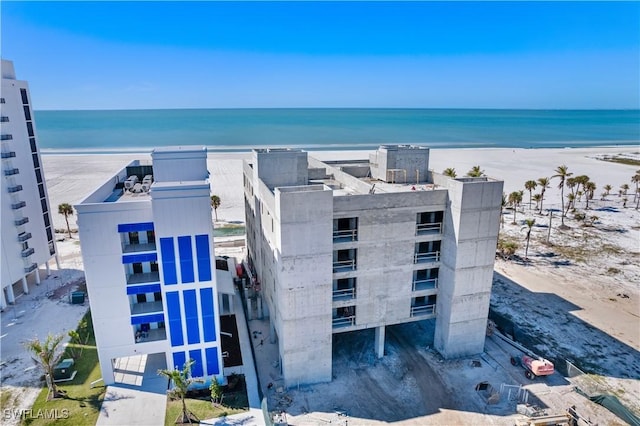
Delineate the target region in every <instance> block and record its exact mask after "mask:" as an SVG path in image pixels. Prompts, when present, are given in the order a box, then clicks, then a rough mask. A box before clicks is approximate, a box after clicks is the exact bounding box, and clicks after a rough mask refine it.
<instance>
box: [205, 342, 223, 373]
mask: <svg viewBox="0 0 640 426" xmlns="http://www.w3.org/2000/svg"><path fill="white" fill-rule="evenodd" d="M204 355H205V357H206V358H207V374H208V375H210V376H213V375H215V374H220V366H219V365H218V348H205V349H204Z"/></svg>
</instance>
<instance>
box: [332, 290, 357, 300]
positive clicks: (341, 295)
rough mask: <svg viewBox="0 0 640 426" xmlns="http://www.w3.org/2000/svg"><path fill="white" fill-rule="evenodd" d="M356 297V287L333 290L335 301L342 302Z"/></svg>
mask: <svg viewBox="0 0 640 426" xmlns="http://www.w3.org/2000/svg"><path fill="white" fill-rule="evenodd" d="M355 298H356V288H355V287H353V288H347V289H344V290H333V301H334V302H340V301H343V300H352V299H355Z"/></svg>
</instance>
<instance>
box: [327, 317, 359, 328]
mask: <svg viewBox="0 0 640 426" xmlns="http://www.w3.org/2000/svg"><path fill="white" fill-rule="evenodd" d="M354 325H356V316H355V315H352V316H350V317H338V318H333V320H332V326H333V328H345V327H351V326H354Z"/></svg>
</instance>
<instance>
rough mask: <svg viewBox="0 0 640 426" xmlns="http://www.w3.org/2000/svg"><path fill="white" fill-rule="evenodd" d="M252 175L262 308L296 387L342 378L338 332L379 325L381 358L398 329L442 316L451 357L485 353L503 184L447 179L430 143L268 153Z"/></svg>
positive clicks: (251, 167) (251, 248)
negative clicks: (348, 157)
mask: <svg viewBox="0 0 640 426" xmlns="http://www.w3.org/2000/svg"><path fill="white" fill-rule="evenodd" d="M243 167H244V170H243V174H244V194H245V212H246V213H245V214H246V226H247V248H248V263H249V272H250V273H251V275H252V282H251V288H250V290H249V295H250V296H251V299H250V301H252V300H256V306H257V307H258V309H260V308H261V309H262V312H264V314H266V315H268V317H269V321H270V326H271V332H270V336H271V337H272V338H273V339H274V341H276V340H277V343H278V348H279V356H280V360H279V363H280V366H281V370H282V374H283V377H284V381H285V386H294V385H297V384H305V383H307V384H308V383H315V382H323V381H330V380H331V364H332V336H333V334H335V333H344V332H349V331H355V330H362V329H375V342H374V345H375V349H376V353H377V355H378V356H379V357H381V356H383V354H384V340H385V327H386V326H387V325H393V324H400V323H406V322H411V321H418V320H423V319H435V335H434V345H435V348H436V349H437V350H438V351H439V352H440V353H441V354H442V355H443V356H445V357H457V356H464V355H469V354H475V353H480V352H482V351H483V347H484V339H485V334H486V326H487V317H488V311H489V299H490V295H491V284H492V276H493V266H494V258H495V249H496V243H497V237H498V230H499V221H500V211H501V200H502V187H503V182H501V181H496V180H494V179H490V178H487V177H475V178H471V177H463V178H449V177H447V176H444V175H442V174H439V173H435V172H433V171H431V170H429V149H427V148H425V147H421V146H397V145H387V146H381V147H380V148H379V149H378V150H377V151H376V152H375V153H373V154H371V155H370V158H369V159H368V160H360V161H340V160H336V161H325V162H322V161H319V160H317V159H314V158H313V157H311V156H310V155H308V154H307V153H306V152H304V151H301V150H296V149H260V150H254V151H253V155H252V159H251V160H250V161H245V164H244V166H243ZM258 312H260V311H258ZM250 315H251V313H250Z"/></svg>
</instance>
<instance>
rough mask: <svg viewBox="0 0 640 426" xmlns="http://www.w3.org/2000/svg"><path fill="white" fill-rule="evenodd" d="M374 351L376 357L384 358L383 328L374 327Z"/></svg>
mask: <svg viewBox="0 0 640 426" xmlns="http://www.w3.org/2000/svg"><path fill="white" fill-rule="evenodd" d="M375 334H376V336H375V350H376V356H377V357H378V358H382V357H383V356H384V334H385V326H384V325H383V326H380V327H376V333H375Z"/></svg>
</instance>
